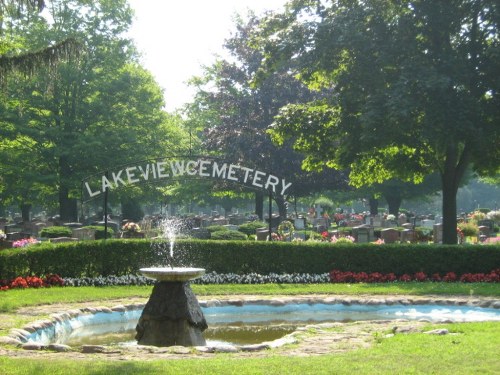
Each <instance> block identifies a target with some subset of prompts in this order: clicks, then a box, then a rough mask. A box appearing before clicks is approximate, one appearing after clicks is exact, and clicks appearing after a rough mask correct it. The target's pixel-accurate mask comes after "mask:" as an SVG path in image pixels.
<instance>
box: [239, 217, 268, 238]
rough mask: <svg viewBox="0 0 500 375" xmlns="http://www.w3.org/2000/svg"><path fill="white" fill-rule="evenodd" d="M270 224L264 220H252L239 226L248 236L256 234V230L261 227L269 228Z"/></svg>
mask: <svg viewBox="0 0 500 375" xmlns="http://www.w3.org/2000/svg"><path fill="white" fill-rule="evenodd" d="M267 227H268V224H267V223H265V222H263V221H258V220H256V221H251V222H249V223H243V224H240V225H239V226H238V231H240V232H243V233H245V234H246V235H247V236H250V235H252V234H253V235H255V232H256V231H257V229H259V228H267Z"/></svg>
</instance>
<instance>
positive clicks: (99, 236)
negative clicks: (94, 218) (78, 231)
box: [84, 225, 115, 240]
mask: <svg viewBox="0 0 500 375" xmlns="http://www.w3.org/2000/svg"><path fill="white" fill-rule="evenodd" d="M84 228H86V229H94V230H95V236H94V239H96V240H103V239H104V226H102V225H88V226H86V227H84ZM114 235H115V231H114V230H113V228H110V227H108V237H107V238H113V236H114Z"/></svg>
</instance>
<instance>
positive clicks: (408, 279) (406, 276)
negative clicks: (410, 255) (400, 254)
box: [399, 273, 411, 283]
mask: <svg viewBox="0 0 500 375" xmlns="http://www.w3.org/2000/svg"><path fill="white" fill-rule="evenodd" d="M399 281H403V282H405V283H406V282H408V281H411V276H410V275H408V274H407V273H405V274H404V275H401V276H400V277H399Z"/></svg>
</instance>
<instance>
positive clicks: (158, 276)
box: [139, 267, 205, 282]
mask: <svg viewBox="0 0 500 375" xmlns="http://www.w3.org/2000/svg"><path fill="white" fill-rule="evenodd" d="M139 271H140V272H141V273H142V274H143V275H144V276H146V277H148V278H150V279H154V280H157V281H167V282H186V281H190V280H194V279H197V278H199V277H201V276H203V275H204V274H205V269H204V268H189V267H151V268H141V269H140V270H139Z"/></svg>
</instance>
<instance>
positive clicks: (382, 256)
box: [0, 239, 500, 279]
mask: <svg viewBox="0 0 500 375" xmlns="http://www.w3.org/2000/svg"><path fill="white" fill-rule="evenodd" d="M168 252H169V251H168V244H167V243H165V242H160V241H158V242H156V243H155V246H152V244H151V241H149V240H140V239H139V240H106V241H81V242H67V243H60V244H51V243H43V244H40V245H34V246H30V247H26V248H19V249H9V250H2V251H0V279H10V278H14V277H17V276H26V275H47V274H58V275H60V276H62V277H97V276H108V275H116V276H121V275H128V274H137V273H138V270H139V268H142V267H151V266H154V265H158V264H163V265H164V264H165V263H167V262H166V259H167V255H166V254H168ZM173 263H174V264H173V265H174V266H194V267H203V268H205V269H206V270H207V272H217V273H221V274H224V273H236V274H248V273H258V274H263V275H266V274H271V273H277V274H281V273H290V274H291V273H309V274H323V273H328V272H330V271H331V270H333V269H335V270H339V271H351V272H366V273H372V272H380V273H391V272H392V273H395V274H405V273H406V274H415V273H417V272H424V273H426V274H428V275H432V274H434V273H439V274H446V273H448V272H454V273H456V274H457V275H461V274H465V273H489V272H490V271H491V270H493V269H498V268H500V245H487V246H485V245H467V246H457V245H455V246H451V245H419V244H417V245H412V244H391V245H389V244H387V245H373V244H349V245H340V244H337V245H333V244H330V243H322V242H319V243H315V242H312V243H308V242H299V243H289V242H288V243H287V242H265V241H215V240H178V241H177V243H176V245H175V248H174V262H173Z"/></svg>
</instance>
